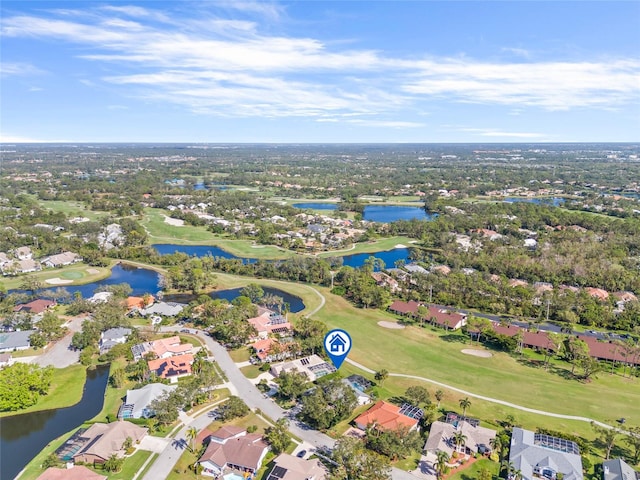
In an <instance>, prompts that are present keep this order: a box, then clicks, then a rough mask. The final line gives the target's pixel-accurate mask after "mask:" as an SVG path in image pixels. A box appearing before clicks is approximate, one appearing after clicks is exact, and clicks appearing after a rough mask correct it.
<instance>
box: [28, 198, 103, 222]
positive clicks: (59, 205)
mask: <svg viewBox="0 0 640 480" xmlns="http://www.w3.org/2000/svg"><path fill="white" fill-rule="evenodd" d="M34 198H35V197H34ZM38 203H40V205H41V206H42V208H46V209H48V210H53V211H54V212H62V213H64V214H65V215H67V216H68V217H71V218H72V217H87V218H89V219H91V220H95V219H97V218H99V217H101V216H103V215H106V214H107V212H96V211H94V210H90V209H88V208H87V206H86V205H85V204H84V203H82V202H75V201H67V200H38Z"/></svg>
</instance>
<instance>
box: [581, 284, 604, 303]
mask: <svg viewBox="0 0 640 480" xmlns="http://www.w3.org/2000/svg"><path fill="white" fill-rule="evenodd" d="M584 290H585V292H587V293H588V294H589V295H591V296H592V297H595V298H597V299H598V300H600V301H601V302H604V301H605V300H607V299H608V298H609V292H607V291H606V290H603V289H602V288H594V287H586V288H585V289H584Z"/></svg>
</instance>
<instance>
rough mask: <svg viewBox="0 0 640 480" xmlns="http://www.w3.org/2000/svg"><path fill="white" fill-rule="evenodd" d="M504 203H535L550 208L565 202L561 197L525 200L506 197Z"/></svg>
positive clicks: (523, 198)
mask: <svg viewBox="0 0 640 480" xmlns="http://www.w3.org/2000/svg"><path fill="white" fill-rule="evenodd" d="M504 201H505V202H506V203H518V202H524V203H535V204H537V205H548V206H551V207H559V206H560V205H562V204H563V203H564V202H565V199H564V198H562V197H539V198H526V197H507V198H505V199H504Z"/></svg>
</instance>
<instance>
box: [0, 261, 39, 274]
mask: <svg viewBox="0 0 640 480" xmlns="http://www.w3.org/2000/svg"><path fill="white" fill-rule="evenodd" d="M41 268H42V267H41V266H40V264H39V263H38V262H36V261H35V260H32V259H30V258H25V259H24V260H13V261H12V262H10V263H6V264H4V265H3V266H2V273H3V275H17V274H18V273H31V272H37V271H39V270H41Z"/></svg>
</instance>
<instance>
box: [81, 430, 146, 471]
mask: <svg viewBox="0 0 640 480" xmlns="http://www.w3.org/2000/svg"><path fill="white" fill-rule="evenodd" d="M146 434H147V429H146V428H143V427H140V426H138V425H135V424H133V423H131V422H126V421H118V422H112V423H94V424H93V425H91V426H90V427H89V428H88V429H87V430H85V431H84V432H83V433H82V434H81V440H82V442H83V444H82V447H80V450H78V452H77V453H75V454H74V455H73V460H74V462H77V463H79V462H83V463H93V464H96V463H104V462H106V461H107V460H108V459H109V457H110V456H111V455H113V454H115V455H117V456H118V457H122V456H124V454H125V449H124V448H123V445H124V443H125V441H126V440H127V438H131V440H132V441H133V443H137V442H139V441H140V440H142V439H143V438H144V437H145V435H146Z"/></svg>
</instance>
